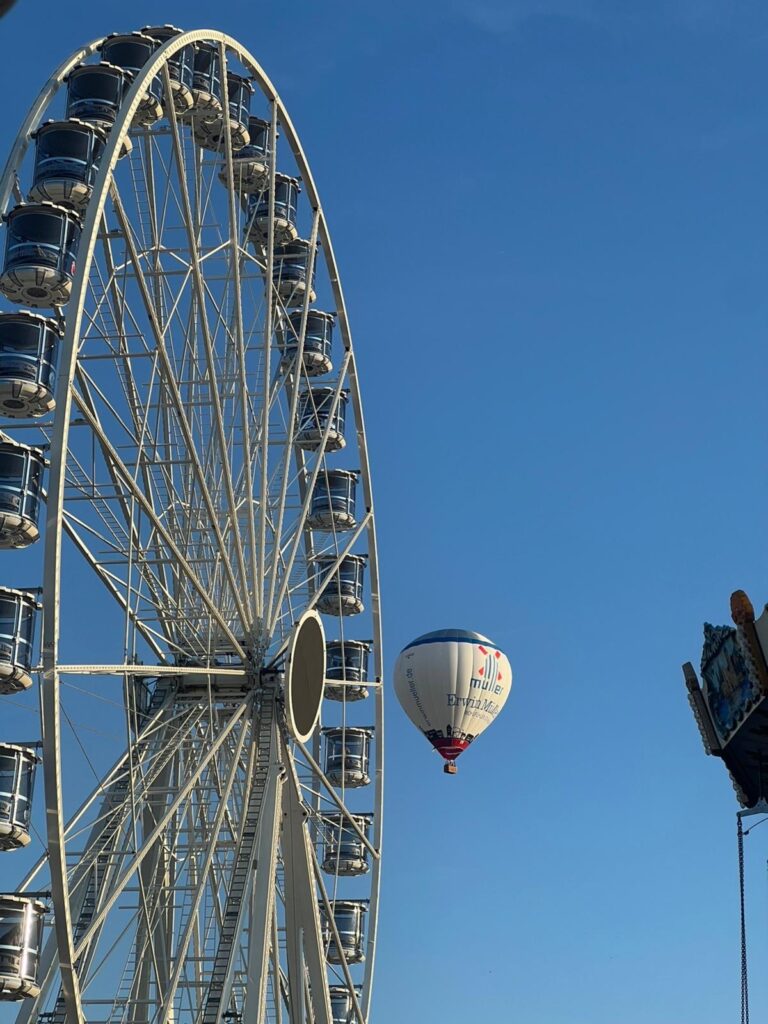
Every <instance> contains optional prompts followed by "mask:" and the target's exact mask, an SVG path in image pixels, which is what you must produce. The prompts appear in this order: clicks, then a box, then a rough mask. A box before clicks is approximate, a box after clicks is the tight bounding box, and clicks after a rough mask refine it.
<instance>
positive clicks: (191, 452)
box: [113, 189, 249, 631]
mask: <svg viewBox="0 0 768 1024" xmlns="http://www.w3.org/2000/svg"><path fill="white" fill-rule="evenodd" d="M113 205H114V208H115V211H116V213H117V216H118V220H119V221H120V222H121V223H122V222H123V221H124V220H125V217H126V215H125V210H124V207H123V204H122V201H121V200H120V196H119V193H118V192H117V190H116V189H113ZM126 223H127V222H126ZM128 249H129V255H130V257H131V261H132V263H133V266H134V269H135V271H136V280H137V282H138V283H139V289H140V292H141V294H142V299H143V301H144V306H145V310H146V313H147V316H148V319H149V321H150V325H151V326H152V329H153V333H154V336H155V343H156V346H157V351H158V354H159V357H160V365H161V374H162V378H163V384H164V386H165V388H166V391H167V393H168V396H169V398H170V400H171V406H172V408H173V412H174V416H175V420H176V422H177V424H178V426H179V429H180V432H181V435H182V437H183V439H184V444H185V445H186V449H187V454H188V457H189V459H190V462H191V465H192V469H193V470H194V475H195V483H196V486H197V489H198V490H199V492H200V495H201V497H202V500H203V503H204V506H205V509H206V512H207V515H208V518H209V521H210V526H211V529H212V531H213V533H214V535H215V537H216V540H217V542H218V545H219V551H220V553H221V557H222V560H223V563H224V568H225V572H226V574H227V577H228V580H229V585H230V587H231V589H232V595H233V597H234V600H235V602H236V604H237V608H238V614H239V616H240V619H241V622H242V624H243V629H244V630H246V631H247V630H248V628H249V622H248V615H247V611H246V609H245V606H244V604H243V601H242V599H241V598H240V593H241V592H243V591H245V589H246V588H245V580H246V577H245V574H244V571H243V566H242V565H241V566H240V571H241V579H242V584H243V585H242V586H240V585H239V584H238V582H237V580H236V579H235V575H234V568H233V566H232V564H231V562H230V559H229V552H228V548H227V545H226V543H225V541H224V537H223V533H222V529H221V526H220V525H219V516H218V514H217V512H216V508H215V504H214V501H213V497H212V495H211V493H210V491H209V488H208V484H207V481H206V478H205V473H204V470H203V467H202V465H201V463H200V459H199V455H198V452H197V448H196V445H195V443H194V440H193V434H192V429H191V427H190V424H189V421H188V419H187V416H186V413H185V410H184V403H183V399H182V396H181V394H180V392H179V389H178V384H177V378H176V375H175V374H174V372H173V369H172V367H171V365H170V360H169V358H168V354H167V351H166V346H165V342H164V339H163V337H162V331H161V329H160V326H159V324H158V323H157V320H156V317H155V315H154V310H153V307H152V303H151V298H150V295H149V292H148V288H147V284H146V281H145V280H144V277H143V273H142V270H141V266H140V263H139V260H138V256H137V254H136V251H135V247H133V245H132V243H131V242H130V241H128ZM214 393H215V389H214ZM232 500H233V501H234V496H233V495H232ZM237 536H238V537H239V532H237Z"/></svg>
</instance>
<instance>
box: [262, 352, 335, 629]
mask: <svg viewBox="0 0 768 1024" xmlns="http://www.w3.org/2000/svg"><path fill="white" fill-rule="evenodd" d="M348 362H349V353H347V354H346V355H345V357H344V360H343V363H342V366H341V368H340V370H339V377H338V381H337V383H336V387H335V388H334V392H333V395H332V398H331V402H330V403H329V404H328V409H329V413H328V419H327V422H326V424H325V426H324V428H323V433H322V437H321V439H320V443H319V445H318V450H317V454H316V457H315V465H314V467H313V469H312V473H311V475H310V477H309V480H308V481H307V482H306V491H305V494H304V501H303V504H302V508H301V512H300V514H299V519H298V522H297V523H296V526H295V528H294V533H293V542H292V545H291V551H290V554H289V556H288V558H287V560H286V568H285V572H284V574H283V580H282V583H281V586H280V590H279V591H278V596H277V600H276V601H275V602H274V603H273V605H272V607H271V608H270V609H269V619H268V621H269V633H270V635H271V634H272V633H273V632H274V629H275V626H276V623H277V620H278V617H279V614H280V608H282V606H283V602H284V600H285V595H286V591H287V590H288V587H289V584H290V577H291V572H292V571H293V566H294V563H295V561H296V556H297V555H298V552H299V547H300V545H301V542H302V541H303V540H305V533H306V523H307V518H308V516H309V510H310V507H311V503H312V494H313V493H314V489H315V484H316V483H317V478H318V475H319V473H320V468H321V466H322V465H323V464H324V458H323V457H324V454H325V451H326V448H327V445H328V438H329V436H330V433H331V427H332V425H333V419H334V416H335V414H336V410H337V409H338V406H339V401H340V399H341V392H342V389H343V385H344V376H345V374H346V369H347V364H348ZM278 543H279V540H278Z"/></svg>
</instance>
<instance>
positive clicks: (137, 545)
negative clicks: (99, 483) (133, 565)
mask: <svg viewBox="0 0 768 1024" xmlns="http://www.w3.org/2000/svg"><path fill="white" fill-rule="evenodd" d="M77 379H78V383H79V385H80V394H81V395H82V401H85V402H87V403H88V405H89V407H90V410H91V413H92V414H93V415H94V416H95V417H97V418H98V412H97V409H96V402H95V400H94V397H93V392H95V393H96V394H97V396H98V397H99V398H100V399H102V400H103V401H104V403H105V405H107V407H108V408H110V410H111V403H109V402H108V401H106V399H105V396H104V395H103V394H102V393H101V389H100V388H99V387H98V385H96V384H95V383H94V382H92V380H91V379H90V377H89V376H88V374H87V372H86V371H85V369H84V368H83V367H81V366H80V367H78V368H77ZM75 400H76V403H79V402H80V400H81V399H80V398H79V397H78V396H76V397H75ZM102 429H103V427H102ZM143 451H144V448H143V445H141V444H140V446H139V452H140V453H142V452H143ZM139 459H140V469H141V477H142V485H143V488H144V493H145V495H146V497H147V500H148V501H149V503H150V505H151V506H152V509H153V512H154V510H155V501H154V488H153V485H152V478H151V475H150V471H149V467H148V466H147V464H146V461H145V460H144V459H143V458H141V454H140V456H139ZM70 461H71V462H72V463H73V464H77V463H76V460H75V459H74V456H73V458H72V459H71V460H70ZM105 464H106V468H107V472H108V473H109V476H110V480H111V482H112V485H113V488H114V492H115V493H114V497H113V501H114V502H116V503H117V506H118V508H119V509H120V511H121V512H122V517H123V521H124V523H125V538H126V540H127V543H128V547H129V552H128V554H129V560H130V554H131V553H132V554H133V557H134V559H135V560H136V562H137V565H138V572H139V573H140V576H141V578H142V580H143V581H144V582H145V583H146V585H147V587H148V589H149V591H150V593H151V595H152V598H153V600H154V602H155V606H156V607H157V609H158V612H159V614H160V616H161V619H162V617H163V616H162V609H163V607H164V602H163V600H162V596H163V595H164V596H165V597H167V598H168V599H169V600H171V601H173V596H172V594H171V592H170V590H169V587H168V576H167V572H166V567H167V562H168V558H167V557H163V555H164V552H163V550H162V548H161V547H160V545H159V543H158V538H157V533H156V531H154V530H153V531H152V532H151V536H150V537H149V538H147V540H146V542H145V543H144V544H142V541H141V538H140V535H139V530H138V526H137V523H136V516H135V510H134V503H133V502H132V501H131V500H129V498H128V497H127V496H126V495H125V494H124V492H123V488H122V487H121V484H120V476H119V474H118V472H117V470H116V468H115V467H114V466H113V465H112V463H111V461H110V459H109V458H108V457H105ZM81 473H82V475H83V476H85V479H86V481H87V480H88V477H87V473H86V471H85V469H84V467H82V468H81ZM137 476H138V471H137V472H136V474H135V476H134V481H135V482H136V483H137V484H138V480H137V479H136V477H137ZM86 486H87V488H88V490H89V491H90V493H91V494H92V495H93V494H95V493H97V490H96V481H95V480H92V481H88V483H87V485H86ZM111 504H112V502H109V501H107V500H106V498H102V499H101V500H100V501H99V502H98V503H96V502H93V507H95V508H96V509H97V510H99V512H100V515H101V518H102V521H103V522H104V523H105V525H106V526H107V528H108V529H109V530H110V532H111V533H112V534H113V535H114V536H115V540H116V542H117V547H116V550H118V551H119V550H120V547H119V541H118V538H117V535H116V534H115V530H114V524H115V523H116V520H115V516H114V513H113V512H112V508H111ZM145 551H153V552H154V555H155V565H156V566H157V568H158V569H159V570H160V575H159V577H158V576H156V575H155V574H154V572H153V571H152V570H151V569H150V567H149V563H148V562H147V560H146V558H145V557H144V552H145ZM126 585H127V586H128V587H129V589H130V582H129V581H128V582H127V584H126Z"/></svg>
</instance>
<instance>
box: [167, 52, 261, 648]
mask: <svg viewBox="0 0 768 1024" xmlns="http://www.w3.org/2000/svg"><path fill="white" fill-rule="evenodd" d="M163 74H164V84H165V88H166V90H167V94H168V95H170V94H171V91H172V87H171V79H170V75H169V72H168V66H167V65H164V66H163ZM168 113H169V117H168V120H169V123H170V126H171V136H172V142H173V149H174V155H175V164H176V168H177V172H178V179H179V184H180V188H181V199H182V210H183V213H184V222H185V225H186V228H187V244H188V248H189V256H190V262H191V265H192V284H193V287H194V293H195V297H196V300H197V307H198V312H199V316H200V335H201V336H202V341H203V347H204V350H205V360H206V368H207V372H208V384H209V394H210V399H211V406H212V410H213V420H214V429H215V435H216V439H217V442H218V447H219V452H220V456H221V469H222V471H223V477H224V485H225V486H224V490H225V494H226V500H227V505H228V509H229V517H230V523H231V530H232V534H233V537H234V542H235V553H236V558H237V564H238V567H239V569H240V579H241V582H242V587H243V591H244V592H245V593H247V592H248V590H247V580H248V573H247V570H246V567H245V555H244V552H243V544H242V538H241V536H240V530H239V527H238V517H237V503H236V500H235V492H234V486H233V482H232V471H231V467H230V460H229V450H228V445H227V440H226V430H225V425H224V417H223V412H222V408H221V398H220V394H219V384H218V377H217V369H216V360H215V355H214V348H213V340H212V338H211V333H210V325H209V323H208V313H207V304H206V301H205V299H206V294H205V283H204V278H203V273H202V269H201V265H200V252H199V238H198V237H196V233H195V231H194V228H193V220H192V204H191V200H190V196H189V188H188V185H187V177H186V172H185V165H184V156H183V149H182V143H181V139H180V137H179V129H178V122H177V120H176V112H175V109H174V106H173V104H170V105H169V111H168ZM236 241H237V239H235V242H236ZM241 616H242V618H243V620H244V621H243V626H244V627H245V629H246V630H248V629H249V626H250V623H249V622H248V620H247V616H246V614H245V613H244V611H243V610H242V609H241Z"/></svg>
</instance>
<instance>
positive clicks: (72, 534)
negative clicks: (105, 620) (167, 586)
mask: <svg viewBox="0 0 768 1024" xmlns="http://www.w3.org/2000/svg"><path fill="white" fill-rule="evenodd" d="M62 526H63V529H64V531H65V533H66V534H67V536H68V537H69V538H70V540H71V541H72V542H73V544H74V545H75V547H76V548H77V550H78V551H79V552H80V554H81V555H82V556H83V558H84V560H85V562H86V563H87V564H88V565H90V567H91V568H92V569H93V571H94V572H95V573H96V575H97V577H98V578H99V580H100V581H101V583H102V584H103V585H104V587H105V588H106V590H107V592H108V593H109V594H111V595H112V597H113V598H114V599H115V601H117V603H118V605H119V606H120V607H121V608H122V610H123V611H124V612H125V613H126V614H128V615H130V616H131V619H132V622H133V625H134V627H135V628H136V629H137V630H138V631H139V632H140V633H141V635H142V637H143V638H144V641H145V642H146V643H147V644H148V645H149V647H150V649H151V650H152V651H154V653H155V654H156V656H157V657H158V658H160V659H163V658H165V652H164V650H163V648H162V647H161V646H160V645H159V643H158V642H157V638H156V636H155V634H154V631H153V630H151V629H149V628H148V627H147V626H146V625H145V624H144V623H143V622H142V621H141V620H140V619H138V618H137V616H136V612H135V611H134V610H133V609H132V608H131V607H130V604H129V601H128V599H127V597H126V596H124V595H123V594H122V593H121V592H120V590H119V588H118V587H117V586H116V585H115V582H114V579H113V578H112V576H111V574H110V573H109V572H107V570H106V569H105V568H104V566H103V565H102V564H101V563H100V562H99V560H98V559H97V558H96V556H95V555H94V554H93V552H92V551H91V550H90V548H89V547H88V545H87V544H86V543H85V541H84V540H83V538H82V537H81V535H80V533H79V532H78V531H77V530H76V529H75V527H74V526H73V524H72V522H71V521H70V519H69V518H68V517H65V518H64V519H63V521H62Z"/></svg>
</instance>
